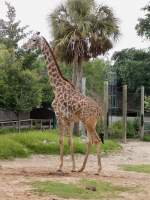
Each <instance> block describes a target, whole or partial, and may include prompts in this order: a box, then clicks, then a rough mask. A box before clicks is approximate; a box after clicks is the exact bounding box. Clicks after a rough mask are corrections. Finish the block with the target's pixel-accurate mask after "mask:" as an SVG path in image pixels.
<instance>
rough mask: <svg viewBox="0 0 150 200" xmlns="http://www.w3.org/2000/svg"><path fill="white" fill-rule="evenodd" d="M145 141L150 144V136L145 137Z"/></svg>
mask: <svg viewBox="0 0 150 200" xmlns="http://www.w3.org/2000/svg"><path fill="white" fill-rule="evenodd" d="M143 140H144V141H145V142H150V134H149V135H144V138H143Z"/></svg>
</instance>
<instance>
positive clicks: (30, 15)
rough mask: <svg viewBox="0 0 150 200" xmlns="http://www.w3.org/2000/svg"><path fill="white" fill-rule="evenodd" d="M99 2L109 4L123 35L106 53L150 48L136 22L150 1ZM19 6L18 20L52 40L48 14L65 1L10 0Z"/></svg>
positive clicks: (1, 6)
mask: <svg viewBox="0 0 150 200" xmlns="http://www.w3.org/2000/svg"><path fill="white" fill-rule="evenodd" d="M96 1H97V3H98V4H103V5H108V6H109V7H111V8H112V9H113V11H114V14H115V16H116V17H117V18H118V19H119V24H120V31H121V37H120V38H119V40H118V42H117V43H115V44H114V48H113V49H112V50H111V51H110V53H108V54H107V55H106V56H109V55H110V54H112V53H113V52H114V51H119V50H121V49H124V48H132V47H135V48H146V47H149V41H146V40H144V39H143V38H141V37H138V36H137V33H136V30H135V25H136V24H137V22H138V18H140V17H143V16H144V12H143V11H142V10H141V8H142V7H144V6H145V5H147V4H148V2H149V0H105V1H104V0H96ZM4 2H5V0H0V18H4V17H5V15H6V6H5V3H4ZM9 2H10V3H11V4H12V5H14V6H15V9H16V15H17V20H21V22H22V23H21V24H22V25H29V27H30V30H33V31H40V32H41V34H42V35H43V36H44V37H46V38H47V40H48V41H50V40H51V39H52V37H51V35H50V27H49V25H48V14H50V13H51V12H52V11H53V10H54V9H55V8H56V7H57V6H58V5H59V4H60V3H62V2H64V0H9Z"/></svg>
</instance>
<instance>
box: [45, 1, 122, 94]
mask: <svg viewBox="0 0 150 200" xmlns="http://www.w3.org/2000/svg"><path fill="white" fill-rule="evenodd" d="M49 19H50V25H51V27H52V35H53V37H54V40H53V47H54V49H55V54H56V56H57V59H59V60H60V61H65V62H66V63H69V64H71V65H72V66H73V70H72V71H73V73H72V82H73V84H74V85H75V87H76V88H78V89H80V90H81V87H82V62H83V61H88V60H89V59H90V58H95V57H97V56H98V55H101V54H105V53H106V52H107V51H108V50H109V49H111V48H112V47H113V41H115V40H116V39H117V38H118V36H119V26H118V20H117V19H116V18H115V16H114V14H113V12H112V10H111V9H110V8H109V7H108V6H104V5H99V6H97V5H96V3H95V1H94V0H67V1H66V2H65V3H64V4H62V5H60V6H59V7H57V8H56V9H55V10H54V11H53V13H52V14H50V17H49Z"/></svg>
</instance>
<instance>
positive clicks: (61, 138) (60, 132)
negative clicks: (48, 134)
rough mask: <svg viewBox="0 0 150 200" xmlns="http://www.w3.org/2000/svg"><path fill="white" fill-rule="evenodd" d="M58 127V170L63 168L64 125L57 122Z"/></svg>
mask: <svg viewBox="0 0 150 200" xmlns="http://www.w3.org/2000/svg"><path fill="white" fill-rule="evenodd" d="M58 128H59V147H60V165H59V168H58V170H57V171H58V172H61V171H62V168H63V157H64V127H63V124H62V123H60V122H58Z"/></svg>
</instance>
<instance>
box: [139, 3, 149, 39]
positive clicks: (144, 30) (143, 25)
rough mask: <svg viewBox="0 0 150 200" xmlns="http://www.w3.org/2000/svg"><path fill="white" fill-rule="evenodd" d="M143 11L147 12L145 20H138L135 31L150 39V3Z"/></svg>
mask: <svg viewBox="0 0 150 200" xmlns="http://www.w3.org/2000/svg"><path fill="white" fill-rule="evenodd" d="M142 10H143V11H144V12H145V15H144V17H143V18H139V19H138V24H137V25H136V27H135V29H136V31H137V34H138V35H139V36H142V37H145V38H147V39H150V3H148V5H147V6H145V7H144V8H142Z"/></svg>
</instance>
